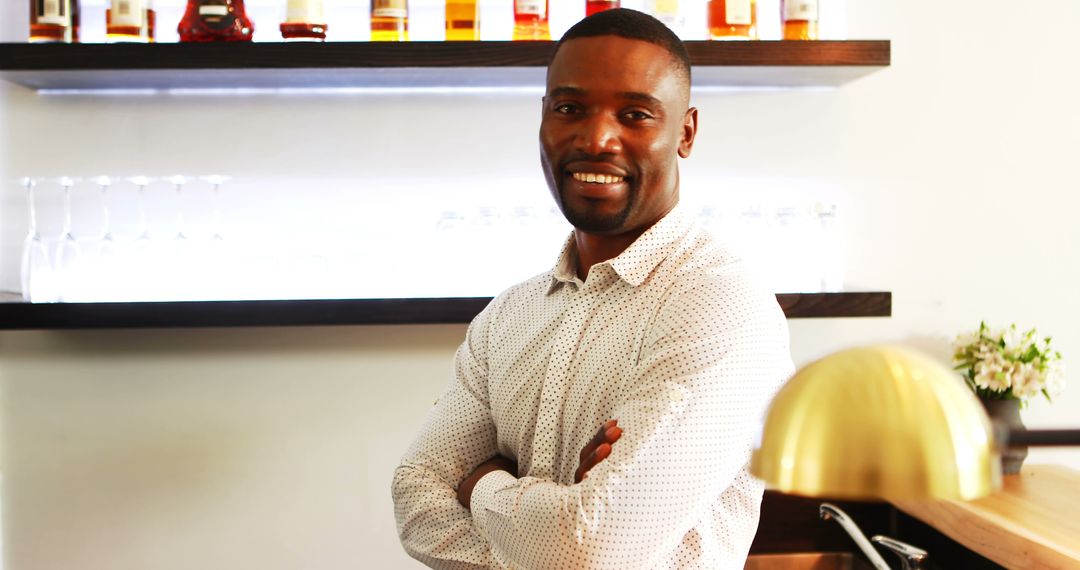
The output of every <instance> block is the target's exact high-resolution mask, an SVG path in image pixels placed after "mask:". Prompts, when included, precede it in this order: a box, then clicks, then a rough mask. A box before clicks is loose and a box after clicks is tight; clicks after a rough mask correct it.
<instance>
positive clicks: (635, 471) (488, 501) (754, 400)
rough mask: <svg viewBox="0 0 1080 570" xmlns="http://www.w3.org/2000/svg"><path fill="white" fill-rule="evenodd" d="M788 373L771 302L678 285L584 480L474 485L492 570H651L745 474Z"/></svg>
mask: <svg viewBox="0 0 1080 570" xmlns="http://www.w3.org/2000/svg"><path fill="white" fill-rule="evenodd" d="M733 294H734V295H735V296H736V301H737V302H735V303H729V302H726V301H727V300H730V299H731V295H733ZM793 369H794V367H793V365H792V362H791V355H790V350H789V347H788V333H787V323H786V321H785V320H784V317H783V313H782V312H781V311H780V308H779V306H778V305H777V303H776V299H775V297H774V296H772V295H769V294H766V293H763V292H761V291H759V290H756V289H754V288H753V287H751V286H749V285H748V284H735V285H734V286H733V285H732V283H730V282H724V280H718V279H711V280H706V281H705V282H699V283H696V284H685V285H684V287H682V289H681V291H679V292H676V293H674V294H673V296H672V297H671V298H670V299H669V300H668V302H666V303H665V304H664V305H663V307H662V308H661V309H660V311H659V313H658V314H657V317H656V319H655V320H654V322H653V323H652V325H651V326H650V327H649V329H648V332H647V333H646V335H645V338H644V340H643V343H642V347H641V353H640V356H639V359H638V363H637V366H636V368H635V375H634V378H631V379H630V382H628V384H627V391H626V395H625V397H624V398H623V400H622V403H621V405H619V406H618V407H617V408H616V414H615V416H616V417H615V419H617V420H618V422H619V426H620V427H622V428H623V433H622V436H621V438H620V439H619V441H618V442H617V443H615V445H614V446H613V447H612V454H611V455H610V456H609V457H608V458H607V459H606V460H605V461H603V462H601V463H600V464H599V465H597V466H596V467H595V468H593V469H592V470H591V471H590V472H589V477H588V478H587V479H585V480H584V481H582V482H581V483H579V484H569V485H567V484H559V483H557V482H554V481H551V480H547V479H541V478H533V477H523V478H520V479H518V478H515V477H513V476H511V475H509V474H507V473H501V472H496V473H490V474H488V475H486V476H485V477H484V478H483V479H481V480H480V482H479V483H478V484H477V486H476V488H475V489H474V490H473V495H472V515H473V518H474V520H475V522H476V526H477V528H478V532H480V533H481V534H482V535H483V536H485V538H487V539H488V540H489V541H490V543H491V545H492V557H493V560H494V561H495V562H497V563H498V564H499V565H502V566H507V567H512V568H518V569H523V570H525V569H537V568H596V569H606V568H611V569H619V570H626V569H632V568H652V567H654V566H655V565H656V564H657V563H659V561H660V558H661V557H663V556H665V555H669V554H670V553H671V552H672V551H673V550H674V549H675V548H676V547H677V545H678V544H679V542H680V541H682V540H683V539H684V537H686V536H687V535H688V533H690V532H691V531H692V529H695V527H696V525H698V524H699V523H700V522H701V521H702V520H703V519H704V518H705V517H704V515H705V514H706V513H708V512H709V509H711V508H712V507H713V505H714V504H715V502H716V500H717V499H718V497H720V496H721V494H722V493H723V492H724V490H725V489H727V488H728V487H729V486H730V485H731V484H732V482H733V481H734V480H735V478H736V477H738V476H739V475H740V473H742V472H743V471H744V470H745V469H746V465H747V462H748V461H749V455H750V451H751V446H752V441H753V438H754V435H755V434H756V432H757V431H758V429H759V428H760V422H761V418H762V415H763V412H764V409H765V407H766V406H767V404H768V402H769V400H770V399H771V398H772V396H773V395H774V394H775V392H776V390H777V389H778V388H779V387H780V385H781V384H782V383H783V382H784V381H785V380H786V379H787V378H788V377H789V376H790V375H791V373H792V371H793ZM582 444H584V442H582ZM733 523H736V524H741V523H740V522H739V521H733ZM749 532H750V534H751V537H749V538H748V539H747V540H749V539H750V538H752V532H753V531H752V530H750V531H749Z"/></svg>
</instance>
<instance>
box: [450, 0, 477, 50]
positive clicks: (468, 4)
mask: <svg viewBox="0 0 1080 570" xmlns="http://www.w3.org/2000/svg"><path fill="white" fill-rule="evenodd" d="M479 39H480V6H479V3H478V2H477V0H446V41H448V42H453V41H478V40H479Z"/></svg>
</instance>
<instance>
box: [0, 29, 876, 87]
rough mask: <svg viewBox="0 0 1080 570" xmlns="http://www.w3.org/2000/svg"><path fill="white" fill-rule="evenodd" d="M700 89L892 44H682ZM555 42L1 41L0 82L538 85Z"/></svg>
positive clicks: (844, 65)
mask: <svg viewBox="0 0 1080 570" xmlns="http://www.w3.org/2000/svg"><path fill="white" fill-rule="evenodd" d="M686 45H687V49H688V51H689V52H690V58H691V61H692V63H693V64H694V86H695V87H698V88H700V87H810V86H837V85H842V84H844V83H847V82H849V81H852V80H854V79H857V78H859V77H863V76H865V75H868V74H870V73H873V72H874V71H877V70H878V69H881V68H883V67H886V66H888V65H889V62H890V42H889V41H888V40H847V41H810V42H807V41H755V42H708V41H691V42H686ZM554 46H555V44H554V43H553V42H405V43H392V42H327V43H321V44H319V43H241V44H235V43H206V44H150V45H143V44H74V45H67V44H16V43H6V44H0V78H3V79H5V80H7V81H10V82H13V83H16V84H19V85H23V86H25V87H29V88H31V89H37V90H114V89H207V88H217V89H220V88H253V89H314V88H371V87H448V88H453V87H496V88H499V87H523V86H541V85H543V81H544V68H545V66H546V65H547V61H548V58H549V56H550V55H551V51H552V49H554Z"/></svg>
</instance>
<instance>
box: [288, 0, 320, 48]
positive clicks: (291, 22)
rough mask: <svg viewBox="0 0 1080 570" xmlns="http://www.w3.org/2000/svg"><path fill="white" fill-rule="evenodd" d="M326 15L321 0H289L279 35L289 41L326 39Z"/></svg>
mask: <svg viewBox="0 0 1080 570" xmlns="http://www.w3.org/2000/svg"><path fill="white" fill-rule="evenodd" d="M326 28H327V26H326V17H325V16H323V0H289V3H288V4H287V5H286V8H285V21H284V22H282V23H281V37H283V38H285V39H286V40H289V41H316V42H318V41H323V40H325V39H326Z"/></svg>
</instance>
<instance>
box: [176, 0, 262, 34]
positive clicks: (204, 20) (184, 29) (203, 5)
mask: <svg viewBox="0 0 1080 570" xmlns="http://www.w3.org/2000/svg"><path fill="white" fill-rule="evenodd" d="M176 31H177V32H178V33H179V34H180V41H181V42H250V41H251V37H252V35H254V33H255V23H254V22H252V21H251V19H250V18H248V16H247V12H245V11H244V0H188V4H187V10H185V11H184V17H183V19H181V20H180V24H179V25H178V26H177V27H176Z"/></svg>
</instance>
